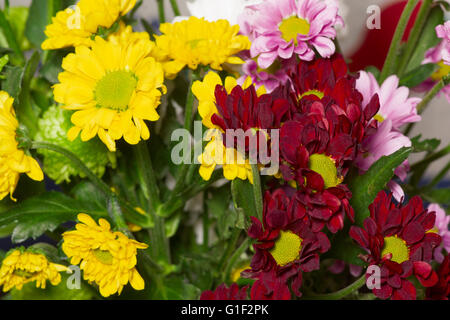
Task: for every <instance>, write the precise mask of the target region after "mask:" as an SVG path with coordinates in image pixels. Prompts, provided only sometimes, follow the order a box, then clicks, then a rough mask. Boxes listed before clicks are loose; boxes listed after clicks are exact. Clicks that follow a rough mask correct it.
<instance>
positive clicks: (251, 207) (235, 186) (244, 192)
mask: <svg viewBox="0 0 450 320" xmlns="http://www.w3.org/2000/svg"><path fill="white" fill-rule="evenodd" d="M231 194H232V196H233V202H234V206H235V208H236V209H238V208H242V210H244V213H245V215H246V216H247V218H248V219H249V218H250V217H258V213H257V212H256V206H255V201H254V200H253V199H255V197H254V195H253V186H252V184H251V183H250V182H249V181H248V180H241V179H234V180H233V181H232V182H231Z"/></svg>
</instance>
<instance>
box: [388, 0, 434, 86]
mask: <svg viewBox="0 0 450 320" xmlns="http://www.w3.org/2000/svg"><path fill="white" fill-rule="evenodd" d="M432 3H433V0H424V1H423V3H422V5H421V7H420V10H419V13H418V14H417V18H416V21H415V23H414V27H413V28H412V30H411V32H410V34H409V38H408V42H407V44H406V48H405V52H404V53H403V56H402V59H401V60H400V64H399V67H398V72H397V75H398V77H399V78H401V76H402V75H403V73H404V71H405V70H406V68H407V67H408V63H409V61H410V59H411V57H412V55H413V53H414V50H415V49H416V47H417V43H418V41H419V39H420V35H421V34H422V31H423V28H424V26H425V23H426V21H427V18H428V16H429V14H430V12H431V4H432Z"/></svg>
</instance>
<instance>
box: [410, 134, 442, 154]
mask: <svg viewBox="0 0 450 320" xmlns="http://www.w3.org/2000/svg"><path fill="white" fill-rule="evenodd" d="M421 138H422V135H421V134H419V135H418V136H416V137H414V138H412V139H411V142H412V147H413V151H412V152H414V153H420V152H433V151H435V150H436V149H437V148H438V147H439V145H440V144H441V141H440V140H438V139H426V140H421Z"/></svg>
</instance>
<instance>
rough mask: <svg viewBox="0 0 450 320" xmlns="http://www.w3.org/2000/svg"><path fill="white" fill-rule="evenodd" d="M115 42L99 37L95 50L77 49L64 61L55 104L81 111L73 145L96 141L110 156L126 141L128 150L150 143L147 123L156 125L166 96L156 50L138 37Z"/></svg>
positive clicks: (71, 134)
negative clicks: (98, 140)
mask: <svg viewBox="0 0 450 320" xmlns="http://www.w3.org/2000/svg"><path fill="white" fill-rule="evenodd" d="M125 37H126V35H125V34H124V35H122V36H121V35H117V36H116V37H115V38H113V39H111V40H110V41H105V40H104V39H102V38H100V37H96V38H95V41H94V42H93V44H92V47H91V48H88V47H86V46H80V47H77V48H76V50H75V53H72V54H69V55H68V56H67V57H66V58H64V60H63V64H62V67H63V69H64V70H65V71H64V72H62V73H60V74H59V81H60V83H59V84H56V85H55V86H54V96H55V101H57V102H59V103H61V104H63V108H66V109H69V110H76V112H75V113H74V114H73V116H72V119H71V120H72V123H73V124H74V127H72V128H71V129H70V130H69V132H68V137H69V140H74V139H76V137H77V136H78V135H79V134H80V132H81V140H82V141H88V140H90V139H92V138H93V137H95V136H96V135H98V136H99V138H100V139H101V140H102V141H103V143H104V144H105V145H106V146H107V147H108V148H109V150H110V151H115V150H116V143H115V141H116V140H119V139H121V138H122V137H123V138H124V139H125V141H127V142H128V143H129V144H137V143H139V141H140V140H141V139H143V140H147V139H149V138H150V131H149V129H148V127H147V125H146V123H145V122H144V121H145V120H149V121H157V120H158V119H159V115H158V113H157V112H156V108H157V107H158V106H159V104H160V103H161V96H162V94H163V93H165V92H166V87H165V86H164V84H163V83H164V71H163V68H162V65H161V64H160V63H158V62H156V61H155V59H154V58H152V57H149V54H150V53H151V52H152V50H153V48H154V44H153V43H152V42H151V41H149V40H146V39H144V38H139V36H136V35H134V34H133V33H129V34H128V41H127V40H126V39H125Z"/></svg>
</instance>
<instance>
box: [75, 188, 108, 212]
mask: <svg viewBox="0 0 450 320" xmlns="http://www.w3.org/2000/svg"><path fill="white" fill-rule="evenodd" d="M71 194H72V195H73V196H74V198H75V199H76V200H78V201H79V202H80V203H83V204H84V205H85V206H88V207H89V208H90V209H91V210H95V211H104V212H105V214H106V213H107V206H108V199H107V198H106V197H105V195H104V193H103V192H101V191H100V190H98V189H97V188H96V187H95V186H94V185H93V184H92V183H91V182H89V181H82V182H80V183H79V184H78V185H77V186H75V188H73V189H72V191H71Z"/></svg>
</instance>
